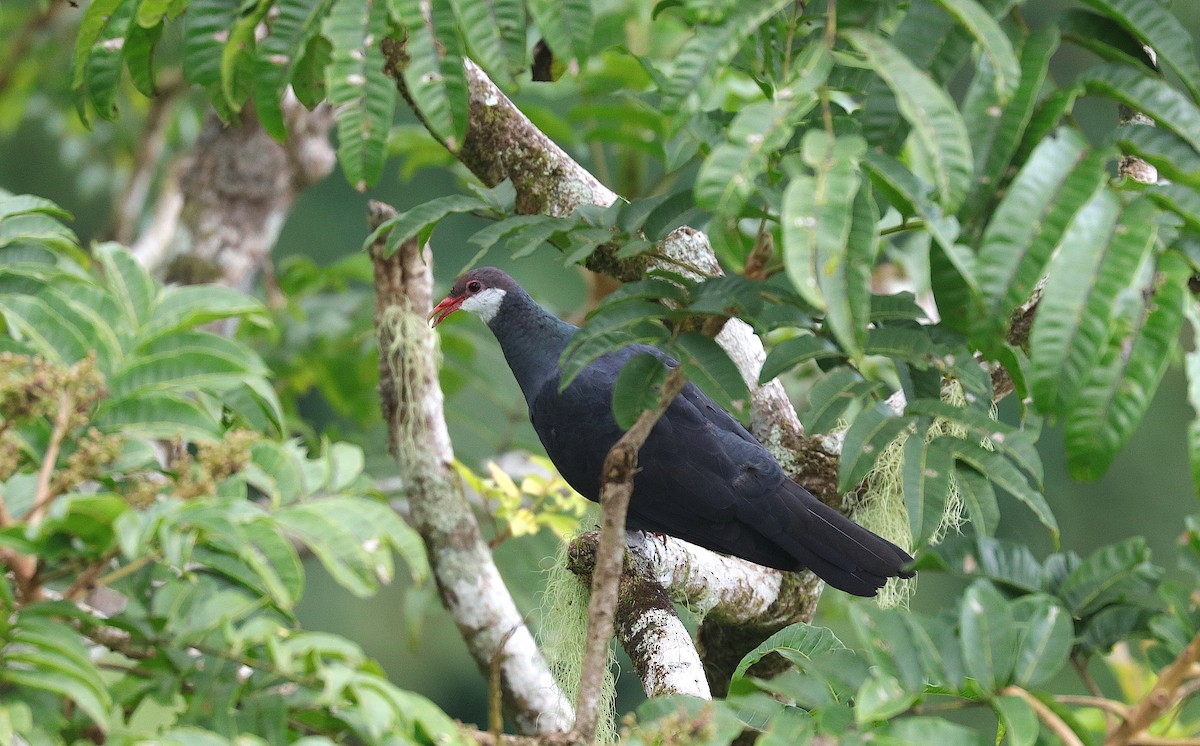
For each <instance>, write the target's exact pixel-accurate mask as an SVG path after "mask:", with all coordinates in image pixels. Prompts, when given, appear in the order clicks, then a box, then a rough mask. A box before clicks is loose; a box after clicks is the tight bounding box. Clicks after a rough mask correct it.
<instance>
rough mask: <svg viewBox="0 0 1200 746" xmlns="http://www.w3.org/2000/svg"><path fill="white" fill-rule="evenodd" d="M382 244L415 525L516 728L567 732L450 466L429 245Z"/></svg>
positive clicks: (395, 431)
mask: <svg viewBox="0 0 1200 746" xmlns="http://www.w3.org/2000/svg"><path fill="white" fill-rule="evenodd" d="M392 215H395V210H394V209H392V208H391V207H389V206H387V205H384V204H382V203H379V202H373V203H371V215H370V221H371V225H372V229H374V228H375V227H377V226H378V225H379V224H381V223H382V222H384V221H385V220H386V219H387V218H388V217H390V216H392ZM383 249H384V240H383V239H381V240H380V241H379V242H377V243H376V245H375V246H373V247H372V252H371V258H372V262H373V264H374V268H375V292H376V326H377V329H378V332H379V373H380V383H379V391H380V397H381V399H382V404H383V414H384V419H385V421H386V423H387V425H388V433H389V445H390V447H391V450H392V454H393V455H394V456H395V457H396V459H397V462H398V463H399V465H400V473H401V476H402V477H403V478H404V479H405V481H406V484H407V488H408V489H407V490H406V492H407V494H408V504H409V509H410V520H411V523H412V524H413V527H414V528H416V529H417V531H418V532H419V533H420V534H421V537H422V538H423V539H424V541H425V546H426V549H427V551H428V552H429V562H430V566H431V567H432V569H433V573H434V578H435V580H436V582H437V586H438V592H439V594H440V595H441V599H442V603H443V604H444V605H445V606H446V608H447V609H449V611H450V613H451V615H452V616H453V617H454V620H455V622H456V623H457V624H458V627H459V631H460V633H461V634H462V637H463V639H464V640H465V641H466V643H467V648H468V650H469V651H470V652H471V655H472V657H473V658H474V659H475V662H476V664H477V665H478V666H479V668H480V670H481V671H482V672H483V673H484V675H485V676H489V675H490V672H491V670H492V666H493V662H495V665H496V666H497V668H498V670H499V674H500V679H501V684H502V689H503V691H504V693H505V695H506V706H507V709H508V711H509V713H510V714H511V715H512V716H513V719H514V721H515V722H516V724H517V727H518V728H519V729H520V730H521V732H522V733H526V734H540V733H551V732H557V731H564V730H567V729H569V728H570V727H571V723H572V722H573V720H574V713H573V712H572V709H571V704H570V703H569V702H568V701H567V700H566V698H565V697H564V696H563V694H562V692H561V691H560V690H559V688H558V685H557V684H556V683H555V681H554V677H553V676H552V675H551V673H550V669H549V667H548V666H547V665H546V662H545V660H544V658H543V657H542V655H541V652H540V651H539V650H538V648H537V644H536V643H535V642H534V639H533V635H532V634H530V632H529V629H528V628H527V627H526V626H525V623H524V620H523V619H522V617H521V614H520V612H519V611H518V610H517V606H516V604H515V602H514V601H513V599H512V596H511V595H509V593H508V588H507V586H506V585H505V584H504V580H503V579H502V578H501V577H500V572H499V570H497V569H496V565H495V563H494V561H493V560H492V555H491V552H490V551H489V550H488V547H487V544H486V543H485V542H484V541H483V537H482V535H481V533H480V531H479V526H478V524H477V523H476V521H475V516H474V514H473V513H472V512H471V508H470V506H469V505H468V504H467V501H466V498H465V496H464V494H463V489H462V485H461V483H460V482H459V481H458V480H457V478H456V477H455V475H454V473H453V470H452V468H451V463H452V462H453V460H454V452H453V450H452V448H451V444H450V435H449V432H448V431H447V429H446V420H445V414H444V412H443V398H442V390H441V387H440V386H439V384H438V376H437V359H438V355H437V342H436V336H435V335H434V333H433V331H432V330H431V329H429V327H428V326H427V325H426V323H425V316H426V314H428V313H429V311H430V309H431V308H432V307H433V275H432V271H431V267H430V261H431V259H430V255H429V251H428V248H427V247H426V248H425V250H424V251H422V250H420V248H419V247H418V245H417V242H416V241H415V240H411V241H407V242H405V243H403V244H401V246H400V250H399V251H398V252H397V253H396V254H394V255H392V256H390V257H389V256H385V252H384V251H383Z"/></svg>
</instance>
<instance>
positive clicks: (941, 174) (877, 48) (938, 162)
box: [843, 29, 972, 212]
mask: <svg viewBox="0 0 1200 746" xmlns="http://www.w3.org/2000/svg"><path fill="white" fill-rule="evenodd" d="M843 34H844V35H845V37H846V38H847V39H848V40H849V41H850V43H851V44H853V45H854V47H855V48H856V49H858V51H859V52H861V53H862V54H863V55H865V57H866V62H867V65H869V66H870V68H871V69H872V70H874V71H875V73H876V74H877V75H879V77H880V78H882V79H883V81H884V82H885V83H887V85H888V87H889V88H890V89H891V90H892V93H893V95H894V96H895V97H896V103H897V104H898V106H899V108H900V114H901V115H902V116H903V117H904V119H905V121H907V122H908V124H909V126H911V127H912V129H913V134H914V135H915V136H916V137H917V140H918V141H919V142H920V143H921V146H922V151H923V152H924V154H925V155H926V157H927V158H928V159H929V160H928V162H927V164H926V165H927V167H928V169H929V172H930V173H931V175H932V177H933V183H934V188H935V189H936V191H937V196H938V202H939V204H941V205H942V207H943V208H945V210H946V211H947V212H953V211H955V210H957V209H958V206H959V205H960V204H961V203H962V200H963V198H964V197H965V196H966V193H967V189H968V188H969V187H970V184H971V171H972V166H971V143H970V141H969V140H968V139H967V129H966V126H965V125H964V124H963V120H962V117H961V116H960V115H959V113H958V109H957V108H956V107H955V106H954V101H953V100H951V98H950V96H949V94H947V93H946V92H945V91H944V90H943V89H942V88H941V86H939V85H938V84H936V83H935V82H934V81H933V80H932V79H930V77H929V76H928V74H927V73H925V72H924V71H922V70H920V69H919V68H918V67H917V66H916V65H914V64H913V63H912V61H911V60H909V58H908V57H906V56H905V55H904V54H903V53H902V52H901V51H900V50H898V49H897V48H896V47H894V46H892V45H891V44H890V43H889V42H887V41H885V40H884V39H882V38H880V37H878V36H876V35H874V34H872V33H870V32H868V31H864V30H862V29H851V30H848V31H845V32H843Z"/></svg>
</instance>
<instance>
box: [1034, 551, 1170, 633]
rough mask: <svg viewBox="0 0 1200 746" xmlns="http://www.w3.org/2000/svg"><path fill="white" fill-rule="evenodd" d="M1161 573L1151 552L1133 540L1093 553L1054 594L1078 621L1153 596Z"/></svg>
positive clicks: (1064, 580)
mask: <svg viewBox="0 0 1200 746" xmlns="http://www.w3.org/2000/svg"><path fill="white" fill-rule="evenodd" d="M1161 576H1162V569H1161V568H1158V567H1155V566H1154V565H1153V564H1152V563H1151V562H1150V549H1149V548H1148V547H1147V546H1146V540H1145V539H1144V538H1143V537H1140V536H1135V537H1132V538H1129V539H1125V540H1124V541H1120V542H1117V543H1116V544H1110V545H1108V546H1104V547H1101V548H1100V549H1097V550H1096V551H1095V552H1092V554H1090V555H1089V556H1088V557H1087V558H1086V559H1084V560H1083V562H1081V563H1080V564H1079V566H1078V567H1076V568H1075V569H1074V570H1072V571H1071V572H1070V574H1068V575H1067V577H1066V578H1064V579H1063V581H1062V583H1061V584H1060V585H1059V586H1058V588H1057V589H1056V590H1055V595H1056V596H1058V597H1059V598H1061V599H1062V601H1063V603H1064V604H1065V605H1066V607H1067V609H1068V610H1069V611H1070V612H1071V616H1073V617H1075V618H1077V619H1081V618H1083V617H1086V616H1088V615H1091V614H1094V613H1096V612H1097V611H1099V610H1100V609H1102V608H1104V607H1106V606H1108V605H1110V604H1113V603H1115V602H1118V601H1125V600H1130V599H1134V598H1137V597H1141V596H1149V595H1151V594H1153V593H1154V590H1155V588H1156V586H1157V585H1158V581H1159V579H1160V578H1161Z"/></svg>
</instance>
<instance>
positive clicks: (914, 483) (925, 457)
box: [903, 436, 954, 546]
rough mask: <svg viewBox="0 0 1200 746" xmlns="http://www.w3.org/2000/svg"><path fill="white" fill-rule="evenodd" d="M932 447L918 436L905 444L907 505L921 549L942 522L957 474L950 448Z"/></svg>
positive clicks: (904, 485)
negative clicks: (952, 476) (951, 483)
mask: <svg viewBox="0 0 1200 746" xmlns="http://www.w3.org/2000/svg"><path fill="white" fill-rule="evenodd" d="M930 445H932V444H927V443H926V442H925V439H924V438H921V437H916V436H913V437H909V439H908V440H907V441H905V442H904V474H903V480H904V481H903V487H904V506H905V508H907V509H908V521H909V525H910V526H911V527H912V535H913V540H914V541H915V542H916V544H917V545H918V546H920V545H921V544H924V543H925V542H927V541H928V540H929V538H930V537H931V536H933V535H934V533H935V532H936V531H937V529H938V526H940V525H941V523H942V514H943V513H944V512H945V508H946V499H947V498H948V497H949V495H950V477H951V475H952V474H953V472H954V454H953V453H952V452H951V451H950V449H948V448H944V447H941V446H938V447H932V448H931V447H930Z"/></svg>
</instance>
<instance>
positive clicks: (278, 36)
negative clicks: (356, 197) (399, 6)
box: [254, 0, 395, 184]
mask: <svg viewBox="0 0 1200 746" xmlns="http://www.w3.org/2000/svg"><path fill="white" fill-rule="evenodd" d="M347 4H348V3H347V2H346V0H339V2H338V3H337V5H338V6H345V5H347ZM367 4H368V3H367V2H365V0H364V2H361V3H360V4H356V5H358V7H359V10H360V12H361V13H362V14H363V15H365V14H366V8H367ZM379 4H382V3H379ZM273 7H274V12H273V13H272V14H271V16H270V19H269V20H268V22H267V28H268V32H267V36H266V38H264V39H263V40H262V41H260V42H259V43H258V54H257V55H256V58H255V61H254V84H255V88H254V108H255V111H256V112H257V113H258V118H259V121H261V122H262V125H263V129H265V130H266V131H267V132H268V134H270V135H271V137H274V138H275V139H276V140H283V138H284V137H286V136H287V125H286V124H285V123H284V121H283V109H281V108H280V100H281V99H282V98H283V94H284V89H286V88H287V86H288V83H290V82H291V80H292V70H293V68H294V67H295V64H296V61H297V60H298V59H299V57H300V55H301V53H302V52H303V51H304V45H305V44H306V43H307V42H308V40H309V38H311V37H312V35H313V34H315V33H317V31H318V29H319V28H320V26H319V24H320V21H321V18H322V17H323V16H324V15H325V13H326V10H327V9H328V8H329V0H276V2H274V3H273ZM343 12H345V11H343ZM335 13H336V10H335ZM330 15H331V16H332V15H334V14H333V13H331V14H330ZM331 23H332V22H331ZM363 25H365V24H359V26H358V29H359V32H360V33H362V26H363ZM330 40H331V41H334V39H333V38H332V34H331V35H330ZM359 43H360V44H361V43H362V40H361V38H360V39H359ZM335 46H336V41H335ZM380 64H382V57H381V58H380ZM392 89H393V90H395V86H392ZM330 90H331V91H332V90H333V89H332V87H331V88H330ZM331 103H332V102H331ZM334 106H335V107H336V106H337V104H336V103H335V104H334ZM389 113H390V112H389ZM388 124H391V121H390V120H389V121H388ZM385 129H386V127H385ZM339 135H340V133H339ZM344 167H345V166H344V165H343V168H344ZM350 183H352V184H353V183H355V182H354V180H351V182H350Z"/></svg>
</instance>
